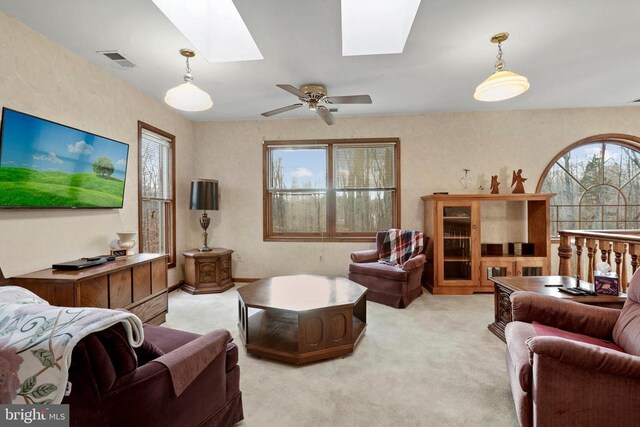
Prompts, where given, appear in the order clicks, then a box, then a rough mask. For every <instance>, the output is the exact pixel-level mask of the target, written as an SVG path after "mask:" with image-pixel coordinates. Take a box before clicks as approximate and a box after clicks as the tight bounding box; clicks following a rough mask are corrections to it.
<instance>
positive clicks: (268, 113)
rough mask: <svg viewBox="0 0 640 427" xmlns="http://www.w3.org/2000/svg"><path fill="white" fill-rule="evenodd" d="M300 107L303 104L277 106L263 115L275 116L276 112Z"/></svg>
mask: <svg viewBox="0 0 640 427" xmlns="http://www.w3.org/2000/svg"><path fill="white" fill-rule="evenodd" d="M300 107H302V104H292V105H288V106H286V107H282V108H277V109H275V110H271V111H267V112H265V113H262V114H261V115H262V116H265V117H271V116H275V115H276V114H280V113H284V112H285V111H291V110H295V109H296V108H300Z"/></svg>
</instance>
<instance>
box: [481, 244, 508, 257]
mask: <svg viewBox="0 0 640 427" xmlns="http://www.w3.org/2000/svg"><path fill="white" fill-rule="evenodd" d="M481 248H482V249H481V254H482V256H502V251H503V245H502V243H483V244H482V245H481Z"/></svg>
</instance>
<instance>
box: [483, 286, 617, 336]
mask: <svg viewBox="0 0 640 427" xmlns="http://www.w3.org/2000/svg"><path fill="white" fill-rule="evenodd" d="M491 281H492V282H493V283H494V316H495V320H494V322H493V323H491V324H489V326H488V328H489V330H490V331H491V332H493V333H494V334H495V335H496V336H497V337H498V338H500V339H501V340H502V341H504V342H506V339H505V337H504V328H505V326H507V323H509V322H511V321H512V320H513V319H512V318H511V299H510V298H509V297H510V295H511V294H512V293H514V292H515V291H530V292H535V293H538V294H541V295H549V296H552V297H554V298H560V299H567V300H573V301H576V302H579V303H582V304H587V305H597V306H599V307H609V308H622V306H623V305H624V303H625V301H626V300H627V297H626V296H619V295H598V296H591V295H587V296H573V295H570V294H565V293H563V292H560V291H559V290H558V288H559V287H560V286H565V287H574V286H575V285H576V278H575V277H569V276H507V277H493V278H491ZM580 287H581V288H584V289H589V290H592V289H593V284H591V283H589V282H585V281H583V280H581V281H580Z"/></svg>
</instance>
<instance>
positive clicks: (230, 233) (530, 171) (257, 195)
mask: <svg viewBox="0 0 640 427" xmlns="http://www.w3.org/2000/svg"><path fill="white" fill-rule="evenodd" d="M525 96H526V95H525ZM375 101H376V100H375V99H374V102H375ZM504 105H505V108H507V107H508V101H507V103H505V104H504ZM0 106H7V107H9V108H14V109H17V110H19V111H24V112H28V113H30V114H34V115H37V116H41V117H45V118H48V119H50V120H54V121H57V122H60V123H64V124H67V125H70V126H74V127H77V128H80V129H83V130H87V131H90V132H94V133H97V134H99V135H103V136H106V137H109V138H113V139H116V140H119V141H123V142H126V143H128V144H129V145H130V156H129V169H128V172H127V187H126V198H125V205H124V209H121V210H95V211H94V210H88V211H82V210H73V211H72V210H52V211H45V210H0V266H1V267H2V268H3V270H4V272H5V273H6V275H17V274H21V273H25V272H28V271H32V270H34V269H40V268H45V267H47V266H48V265H50V264H51V263H53V262H57V261H64V260H70V259H74V258H78V257H81V256H86V255H93V254H98V253H104V252H105V251H106V250H108V244H109V242H110V241H111V240H112V239H113V238H114V237H115V232H117V231H123V230H135V229H137V121H138V120H142V121H144V122H147V123H149V124H151V125H154V126H156V127H159V128H161V129H163V130H165V131H167V132H170V133H173V134H174V135H176V137H177V147H176V148H177V189H178V195H177V246H178V253H179V252H180V251H182V250H184V249H187V248H189V247H193V246H196V245H198V244H199V242H200V229H199V226H198V221H197V218H198V215H199V212H190V211H188V210H187V209H186V206H187V200H188V197H189V181H190V180H191V179H192V178H195V177H202V178H215V179H218V180H219V181H220V189H221V210H220V211H217V212H213V213H212V218H213V222H212V226H211V227H210V229H209V231H210V235H211V236H210V238H211V241H212V243H213V244H214V245H218V246H225V247H228V248H231V249H234V250H235V251H236V253H235V254H234V276H235V277H264V276H269V275H276V274H292V273H302V272H307V273H325V274H336V275H344V274H346V271H347V265H348V263H349V253H350V252H351V251H353V250H356V249H361V248H368V247H371V246H372V245H371V244H366V243H274V242H263V241H262V157H261V156H262V141H263V140H290V139H316V138H365V137H399V138H400V139H401V147H402V151H401V157H402V165H401V166H402V170H401V172H402V192H401V196H402V226H403V227H405V228H416V229H420V228H421V227H422V203H421V201H420V196H422V195H425V194H431V193H433V192H434V191H449V192H451V193H461V192H463V190H462V188H461V186H460V184H459V182H458V179H459V178H460V176H461V175H462V174H463V171H462V169H463V168H468V169H471V172H470V176H471V177H472V178H473V184H472V186H471V189H470V191H472V192H473V191H479V190H477V188H478V186H479V185H484V187H485V189H487V188H488V186H489V180H490V176H491V175H493V174H499V175H500V181H501V182H502V186H501V191H502V192H508V191H509V185H508V184H509V182H510V181H509V180H510V174H511V170H512V169H517V168H522V169H523V170H524V174H523V175H524V176H525V177H527V178H529V180H528V181H527V182H526V185H525V188H526V190H527V191H528V192H531V191H534V190H535V186H536V183H537V180H538V178H539V176H540V174H541V172H542V170H543V169H544V167H545V166H546V164H547V163H548V162H549V161H550V160H551V158H552V157H553V156H554V155H555V154H556V153H557V152H558V151H559V150H560V149H562V148H563V147H565V146H567V145H568V144H570V143H572V142H574V141H576V140H579V139H581V138H584V137H586V136H589V135H593V134H598V133H609V132H616V133H628V134H633V135H640V110H638V109H637V107H635V106H630V107H623V108H605V109H582V110H535V111H512V112H488V113H442V114H421V115H411V116H386V117H358V118H344V117H340V116H338V123H337V124H336V125H335V126H332V127H329V126H326V125H325V124H324V123H323V122H322V121H320V120H318V119H316V118H313V119H309V120H278V119H272V120H255V121H236V122H200V123H192V122H190V121H188V120H186V119H185V118H184V117H182V116H181V115H179V114H177V113H175V112H174V111H173V110H171V109H170V108H169V107H167V106H165V105H164V104H162V103H161V102H159V101H157V100H156V99H154V98H152V97H150V96H148V95H146V94H144V93H142V92H140V91H138V90H137V89H134V88H132V87H130V86H128V85H126V84H124V83H123V82H121V81H120V80H118V79H117V78H115V77H114V76H112V75H110V74H109V73H107V72H105V71H102V70H101V69H99V68H98V67H96V66H94V65H92V64H90V63H88V62H87V61H85V60H84V59H81V58H79V57H78V56H76V55H75V54H73V53H71V52H70V51H68V50H66V49H65V48H63V47H61V46H60V45H58V44H56V43H54V42H52V41H50V40H48V39H47V38H45V37H44V36H42V35H40V34H39V33H37V32H35V31H33V30H31V29H29V28H28V27H26V26H24V25H23V24H21V23H19V22H17V21H15V20H13V19H12V18H9V17H7V16H6V15H4V14H2V13H0ZM310 114H311V113H310ZM194 164H195V167H194V166H193V165H194ZM486 191H488V190H485V192H486ZM486 214H487V215H489V216H492V215H495V216H498V217H500V216H501V215H502V217H505V218H506V219H507V222H508V224H509V226H510V227H511V228H512V229H514V230H518V229H519V227H518V224H517V222H513V221H512V220H511V219H510V218H511V216H509V214H505V213H502V212H501V211H500V210H499V208H498V211H496V212H493V213H490V212H489V213H486ZM489 230H493V231H492V232H495V233H497V234H496V237H495V238H496V240H501V239H502V237H501V235H500V233H503V232H504V229H503V228H501V227H493V228H489ZM483 232H485V233H486V231H484V230H483ZM238 256H240V257H241V258H242V262H238ZM320 256H322V257H323V258H324V262H320V261H319V258H320ZM178 261H179V262H180V263H182V258H181V257H180V256H179V257H178ZM181 277H182V272H181V265H179V266H178V268H176V269H175V270H174V271H172V272H171V276H170V280H171V283H175V282H177V281H178V280H179V279H180V278H181Z"/></svg>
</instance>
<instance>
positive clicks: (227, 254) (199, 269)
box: [182, 248, 233, 295]
mask: <svg viewBox="0 0 640 427" xmlns="http://www.w3.org/2000/svg"><path fill="white" fill-rule="evenodd" d="M232 253H233V251H232V250H231V249H225V248H213V249H212V250H211V251H209V252H200V251H199V250H197V249H191V250H188V251H186V252H183V253H182V255H184V258H185V259H184V285H182V290H183V291H185V292H189V293H190V294H195V295H197V294H212V293H217V292H224V291H226V290H227V289H229V288H232V287H233V281H232V279H231V254H232Z"/></svg>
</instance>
